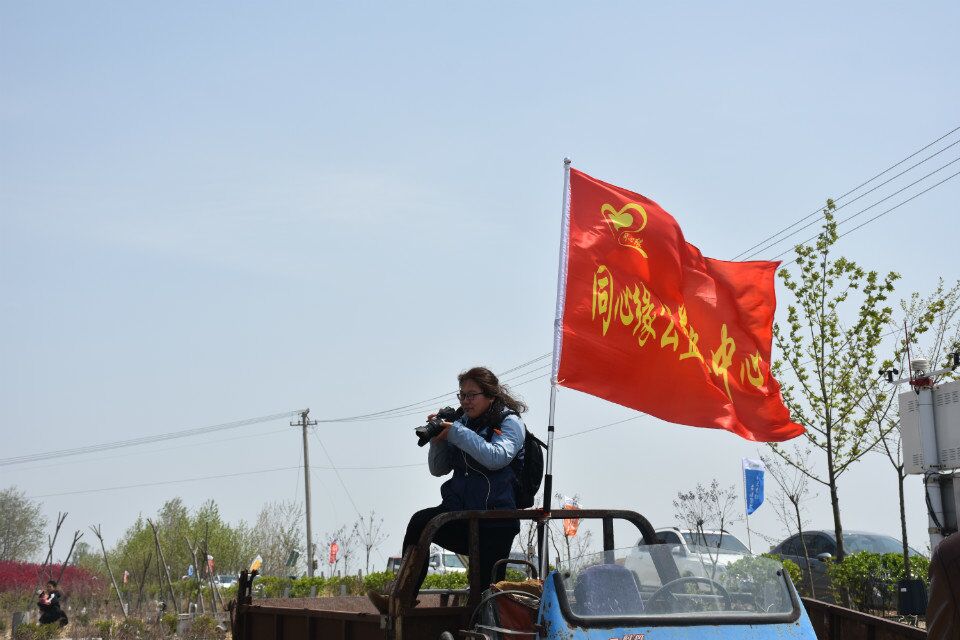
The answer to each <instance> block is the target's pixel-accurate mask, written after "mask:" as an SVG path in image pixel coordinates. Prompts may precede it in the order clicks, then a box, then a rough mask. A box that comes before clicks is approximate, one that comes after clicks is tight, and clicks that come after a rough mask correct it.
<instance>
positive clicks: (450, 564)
mask: <svg viewBox="0 0 960 640" xmlns="http://www.w3.org/2000/svg"><path fill="white" fill-rule="evenodd" d="M466 572H467V567H466V566H465V565H464V563H463V561H462V560H461V559H460V556H458V555H457V554H455V553H452V552H450V551H447V550H446V549H444V548H443V547H438V546H437V545H434V546H433V547H431V548H430V566H429V567H428V568H427V573H439V574H446V573H466Z"/></svg>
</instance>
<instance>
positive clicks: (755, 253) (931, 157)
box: [741, 140, 960, 260]
mask: <svg viewBox="0 0 960 640" xmlns="http://www.w3.org/2000/svg"><path fill="white" fill-rule="evenodd" d="M958 144H960V140H957V141H956V142H953V143H951V144H949V145H947V146H946V147H944V148H943V149H940V151H937V152H936V153H934V154H932V155H930V156H927V157H926V158H924V159H923V160H921V161H920V162H918V163H916V164H914V165H911V166H910V167H909V168H907V169H904V170H903V171H901V172H900V173H898V174H897V175H895V176H893V177H892V178H889V179H887V180H884V181H883V182H881V183H880V184H878V185H877V186H875V187H873V188H872V189H869V190H867V191H864V192H863V193H861V194H860V195H858V196H857V197H856V198H854V199H853V200H848V201H847V202H845V203H843V204H841V205H840V206H839V207H836V208H835V209H834V212H836V211H840V210H841V209H843V208H844V207H848V206H850V205H851V204H853V203H854V202H856V201H857V200H860V199H861V198H865V197H867V196H868V195H870V194H871V193H873V192H874V191H876V190H877V189H880V188H881V187H884V186H886V185H887V184H889V183H891V182H893V181H894V180H896V179H897V178H899V177H901V176H903V175H904V174H906V173H908V172H910V171H912V170H913V169H915V168H916V167H919V166H920V165H921V164H923V163H925V162H927V161H928V160H931V159H933V158H934V157H936V156H938V155H940V154H941V153H943V152H944V151H946V150H948V149H950V148H951V147H954V146H956V145H958ZM954 162H956V160H953V161H952V162H948V163H947V164H945V165H943V166H942V167H940V168H939V169H936V170H934V171H931V172H930V173H928V174H927V175H925V176H923V177H922V178H920V179H919V180H915V181H914V182H911V183H910V184H908V185H907V186H906V187H903V188H901V189H899V190H898V191H894V192H893V193H891V194H890V195H888V196H886V197H885V198H882V199H880V200H878V201H877V202H875V203H873V204H872V205H870V207H867V209H870V208H871V207H875V206H877V205H878V204H880V203H881V202H884V201H886V200H889V199H890V198H892V197H893V196H895V195H897V194H898V193H901V192H903V191H905V190H906V189H909V188H910V187H912V186H913V185H915V184H917V183H919V182H923V181H924V180H926V179H927V178H929V177H930V176H932V175H933V174H935V173H937V172H939V171H941V170H943V169H945V168H946V167H948V166H950V165H951V164H953V163H954ZM835 202H836V201H835ZM820 213H821V214H822V213H823V209H821V210H820ZM809 217H810V216H808V218H809ZM823 217H824V216H823V215H818V216H817V218H816V219H815V220H813V221H812V222H809V223H807V224H805V225H803V226H802V227H799V228H798V229H794V230H793V231H791V232H790V233H788V234H787V235H785V236H783V237H782V238H780V239H779V240H777V241H776V242H771V243H770V244H767V245H766V246H764V247H763V248H761V249H757V250H756V251H754V252H753V253H751V254H750V255H748V256H747V257H746V258H744V260H750V259H751V258H754V257H756V256H757V255H759V254H760V253H762V252H764V251H767V250H768V249H772V248H773V247H775V246H777V245H778V244H781V243H783V242H786V241H787V239H788V238H792V237H793V236H795V235H797V234H798V233H800V232H801V231H803V230H804V229H809V228H810V227H812V226H813V225H815V224H817V222H819V221H820V220H821V219H822V218H823ZM794 226H795V225H794ZM741 255H742V254H741Z"/></svg>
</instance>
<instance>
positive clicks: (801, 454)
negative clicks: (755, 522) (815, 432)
mask: <svg viewBox="0 0 960 640" xmlns="http://www.w3.org/2000/svg"><path fill="white" fill-rule="evenodd" d="M810 453H811V451H810V449H806V450H803V451H801V450H800V448H799V447H796V446H795V448H794V452H793V454H792V455H791V458H792V459H794V460H799V461H800V462H801V466H803V465H806V464H807V463H808V459H809V458H810ZM763 464H764V465H765V466H766V467H767V471H769V472H770V477H772V478H773V481H774V482H776V483H777V486H778V487H780V494H779V496H778V497H777V499H775V500H774V501H773V509H774V511H776V513H777V517H778V518H779V519H780V522H781V523H782V524H783V526H784V527H785V528H786V529H787V532H788V533H789V534H790V535H793V534H794V533H797V534H799V537H800V544H801V546H802V547H803V559H804V560H805V561H806V563H807V566H806V569H805V571H804V573H806V574H807V579H808V584H807V586H808V587H809V588H810V596H811V597H813V598H816V597H817V593H816V590H815V589H814V587H813V572H812V571H811V569H810V553H809V552H808V551H807V541H806V539H805V538H804V536H803V528H804V526H806V525H807V524H808V522H807V521H806V520H805V519H804V518H803V514H802V512H803V509H804V506H805V503H806V501H807V499H808V498H810V497H811V496H810V487H809V485H810V478H809V477H808V476H807V475H806V474H804V473H802V472H801V471H800V470H799V469H797V468H796V467H794V466H792V465H786V464H782V463H780V462H778V461H776V460H772V459H769V458H763Z"/></svg>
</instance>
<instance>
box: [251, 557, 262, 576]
mask: <svg viewBox="0 0 960 640" xmlns="http://www.w3.org/2000/svg"><path fill="white" fill-rule="evenodd" d="M262 566H263V558H262V557H261V556H260V554H259V553H258V554H257V557H256V558H254V559H253V562H251V563H250V571H251V572H254V571H260V567H262Z"/></svg>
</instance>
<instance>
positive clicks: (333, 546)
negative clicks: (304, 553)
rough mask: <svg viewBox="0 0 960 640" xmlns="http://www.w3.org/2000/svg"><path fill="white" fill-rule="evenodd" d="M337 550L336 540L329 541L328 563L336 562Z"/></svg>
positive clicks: (338, 547) (338, 548)
mask: <svg viewBox="0 0 960 640" xmlns="http://www.w3.org/2000/svg"><path fill="white" fill-rule="evenodd" d="M339 550H340V546H339V545H338V544H337V541H336V540H334V541H333V542H331V543H330V559H329V560H328V562H329V564H337V552H338V551H339Z"/></svg>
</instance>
